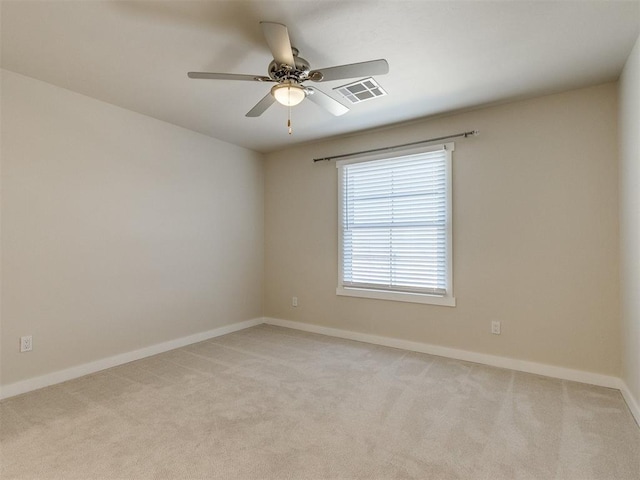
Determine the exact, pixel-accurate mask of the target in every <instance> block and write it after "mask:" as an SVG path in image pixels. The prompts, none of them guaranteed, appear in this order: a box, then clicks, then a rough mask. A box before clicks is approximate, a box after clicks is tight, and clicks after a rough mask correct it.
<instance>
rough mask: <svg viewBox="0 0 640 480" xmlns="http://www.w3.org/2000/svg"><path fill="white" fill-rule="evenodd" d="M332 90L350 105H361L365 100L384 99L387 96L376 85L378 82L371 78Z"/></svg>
mask: <svg viewBox="0 0 640 480" xmlns="http://www.w3.org/2000/svg"><path fill="white" fill-rule="evenodd" d="M334 90H337V91H338V93H340V95H342V96H343V97H344V98H346V99H347V100H349V101H350V102H351V103H361V102H364V101H366V100H371V99H372V98H378V97H384V96H385V95H386V94H387V92H385V91H384V90H383V89H382V87H381V86H380V85H378V82H376V81H375V80H374V79H373V78H371V77H369V78H363V79H362V80H358V81H357V82H353V83H348V84H347V85H342V86H341V87H336V88H334Z"/></svg>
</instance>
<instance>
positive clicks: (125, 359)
mask: <svg viewBox="0 0 640 480" xmlns="http://www.w3.org/2000/svg"><path fill="white" fill-rule="evenodd" d="M263 322H264V321H263V319H262V318H255V319H252V320H245V321H244V322H237V323H232V324H230V325H224V326H222V327H218V328H214V329H213V330H209V331H206V332H201V333H196V334H194V335H189V336H187V337H182V338H177V339H175V340H169V341H168V342H163V343H158V344H156V345H151V346H149V347H145V348H141V349H139V350H134V351H133V352H127V353H122V354H120V355H114V356H113V357H108V358H103V359H100V360H96V361H94V362H89V363H84V364H82V365H78V366H76V367H71V368H67V369H65V370H58V371H57V372H52V373H48V374H46V375H41V376H39V377H34V378H29V379H27V380H22V381H19V382H15V383H11V384H9V385H5V386H3V387H2V389H1V390H0V399H3V398H8V397H13V396H15V395H20V394H22V393H26V392H30V391H32V390H37V389H39V388H43V387H48V386H50V385H54V384H56V383H61V382H66V381H67V380H72V379H74V378H78V377H82V376H84V375H89V374H91V373H95V372H99V371H100V370H105V369H107V368H111V367H116V366H118V365H122V364H124V363H129V362H133V361H134V360H140V359H141V358H145V357H150V356H152V355H157V354H158V353H163V352H167V351H169V350H174V349H176V348H180V347H184V346H185V345H190V344H192V343H198V342H202V341H204V340H208V339H210V338H214V337H219V336H221V335H226V334H228V333H232V332H236V331H238V330H243V329H245V328H249V327H253V326H256V325H260V324H261V323H263Z"/></svg>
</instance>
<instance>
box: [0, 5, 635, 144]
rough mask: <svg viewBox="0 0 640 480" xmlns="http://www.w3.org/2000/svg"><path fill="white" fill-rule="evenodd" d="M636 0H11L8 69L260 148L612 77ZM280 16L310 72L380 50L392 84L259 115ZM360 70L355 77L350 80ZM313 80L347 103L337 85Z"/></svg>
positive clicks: (5, 9) (630, 40) (5, 15)
mask: <svg viewBox="0 0 640 480" xmlns="http://www.w3.org/2000/svg"><path fill="white" fill-rule="evenodd" d="M639 7H640V1H624V2H622V1H591V2H579V1H578V2H573V1H572V2H569V1H550V2H542V1H517V2H516V1H511V2H509V1H500V2H489V1H478V2H458V1H441V2H436V1H391V0H387V1H381V2H376V1H318V0H316V1H278V2H269V1H226V2H225V1H214V2H206V1H197V2H190V1H167V2H163V1H148V2H127V1H124V2H122V1H120V2H114V1H107V2H97V1H64V2H63V1H44V2H36V1H3V2H2V10H1V22H2V23H1V27H2V30H1V34H2V36H1V42H2V52H1V53H2V56H1V57H0V58H1V63H2V67H3V68H5V69H8V70H12V71H14V72H18V73H21V74H24V75H28V76H30V77H34V78H37V79H40V80H43V81H45V82H49V83H52V84H54V85H58V86H60V87H63V88H67V89H69V90H73V91H75V92H79V93H82V94H85V95H88V96H90V97H94V98H97V99H99V100H103V101H106V102H109V103H112V104H115V105H118V106H121V107H124V108H127V109H130V110H133V111H136V112H140V113H142V114H145V115H149V116H151V117H155V118H158V119H161V120H164V121H167V122H170V123H173V124H176V125H180V126H183V127H186V128H189V129H191V130H195V131H198V132H201V133H204V134H207V135H210V136H212V137H216V138H219V139H222V140H225V141H228V142H231V143H234V144H237V145H241V146H245V147H248V148H251V149H255V150H258V151H262V152H268V151H273V150H277V149H280V148H284V147H286V146H288V145H291V144H294V143H300V142H304V141H310V140H315V139H319V138H323V137H328V136H334V135H341V134H345V133H350V132H355V131H359V130H363V129H367V128H372V127H379V126H382V125H388V124H393V123H398V122H404V121H410V120H414V119H417V118H422V117H426V116H430V115H436V114H441V113H444V112H450V111H455V110H460V109H466V108H472V107H476V106H479V105H486V104H491V103H496V102H503V101H507V100H511V99H517V98H525V97H530V96H535V95H541V94H546V93H552V92H558V91H562V90H566V89H571V88H577V87H582V86H587V85H593V84H597V83H602V82H606V81H612V80H615V79H617V77H618V75H619V73H620V71H621V69H622V67H623V65H624V62H625V60H626V58H627V56H628V54H629V52H630V51H631V48H632V47H633V44H634V42H635V40H636V38H637V37H638V34H639V33H640V9H639ZM261 20H264V21H272V22H280V23H284V24H286V25H287V26H288V27H289V35H290V37H291V40H292V43H293V45H294V46H295V47H297V48H298V49H299V50H300V56H302V57H304V58H306V59H307V60H308V61H309V62H310V64H311V68H312V69H314V68H315V69H318V68H323V67H328V66H333V65H341V64H346V63H352V62H361V61H366V60H373V59H377V58H385V59H387V60H388V62H389V66H390V72H389V74H387V75H384V76H378V77H376V79H377V80H378V81H379V83H380V84H381V85H382V87H383V88H384V89H385V90H386V91H387V92H388V95H387V96H385V97H382V98H378V99H375V100H371V101H367V102H363V103H360V104H357V105H352V106H351V111H350V112H349V113H347V114H346V115H343V116H341V117H334V116H332V115H330V114H329V113H327V112H326V111H324V110H322V109H321V108H320V107H318V105H315V104H313V103H311V102H309V101H304V102H303V103H302V104H300V105H299V106H296V107H294V108H293V109H292V117H293V118H292V119H293V127H294V129H293V130H294V131H293V135H291V136H290V135H288V134H287V128H286V122H287V109H286V108H285V107H282V106H280V105H278V104H276V105H274V106H272V107H271V108H270V109H269V110H267V112H266V113H265V114H263V115H262V116H261V117H258V118H247V117H245V116H244V115H245V113H246V112H247V111H248V110H250V109H251V108H252V107H253V105H254V104H255V103H257V102H258V100H260V99H261V98H262V97H263V96H264V95H265V94H266V93H267V92H268V90H269V87H270V84H263V83H258V82H255V83H254V82H233V81H220V80H217V81H213V80H210V81H208V80H192V79H189V78H187V75H186V73H187V72H188V71H212V72H229V73H245V74H259V75H265V74H266V70H267V66H268V64H269V62H270V61H271V54H270V52H269V49H268V47H267V45H266V43H265V41H264V39H263V36H262V31H261V29H260V25H259V22H260V21H261ZM353 80H357V79H353ZM348 82H349V80H345V81H334V82H327V83H317V84H313V86H314V87H316V88H318V89H320V90H322V91H324V92H325V93H327V94H329V95H331V96H333V97H334V98H336V99H338V100H340V101H342V102H343V103H346V102H345V101H344V100H343V99H342V98H341V97H340V95H339V94H338V93H337V92H334V91H333V88H335V87H337V86H340V85H342V84H344V83H348Z"/></svg>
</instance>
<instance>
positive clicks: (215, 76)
mask: <svg viewBox="0 0 640 480" xmlns="http://www.w3.org/2000/svg"><path fill="white" fill-rule="evenodd" d="M187 76H188V77H189V78H202V79H205V80H248V81H255V82H273V80H272V79H271V78H269V77H265V76H263V75H239V74H235V73H210V72H189V73H187Z"/></svg>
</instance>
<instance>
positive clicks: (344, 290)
mask: <svg viewBox="0 0 640 480" xmlns="http://www.w3.org/2000/svg"><path fill="white" fill-rule="evenodd" d="M438 150H444V151H445V153H446V158H445V175H446V193H445V195H446V199H445V200H446V215H447V222H446V242H445V245H446V252H447V253H446V264H447V265H446V278H447V281H446V292H447V293H446V294H445V295H436V294H428V293H416V292H411V291H389V290H376V289H375V288H360V287H350V286H344V284H343V281H344V268H343V262H344V238H343V237H344V232H343V225H344V223H343V220H344V218H343V213H344V168H343V167H344V166H345V165H351V164H354V163H364V162H372V161H376V160H391V159H396V158H399V157H404V156H409V155H415V154H421V153H428V152H434V151H438ZM454 150H455V143H453V142H450V143H444V144H437V145H428V146H422V147H413V148H407V149H401V150H400V149H394V150H393V151H391V152H384V153H377V154H364V155H361V156H357V157H354V158H350V159H345V160H339V161H337V162H336V168H337V169H338V287H337V288H336V295H339V296H348V297H360V298H372V299H378V300H392V301H398V302H410V303H422V304H429V305H440V306H447V307H455V306H456V299H455V296H454V294H453V218H452V214H453V203H452V200H453V194H452V193H453V192H452V191H453V179H452V152H453V151H454Z"/></svg>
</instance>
